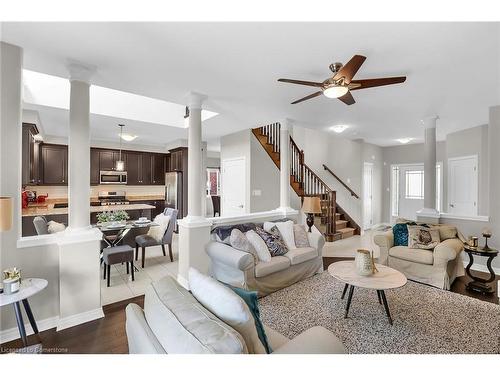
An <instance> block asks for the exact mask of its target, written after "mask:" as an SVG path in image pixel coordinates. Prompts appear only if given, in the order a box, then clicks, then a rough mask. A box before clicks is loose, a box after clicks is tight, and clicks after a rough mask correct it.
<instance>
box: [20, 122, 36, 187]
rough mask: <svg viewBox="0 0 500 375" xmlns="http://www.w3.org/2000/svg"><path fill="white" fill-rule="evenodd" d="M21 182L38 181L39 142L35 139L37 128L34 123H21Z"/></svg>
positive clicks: (32, 182) (32, 183)
mask: <svg viewBox="0 0 500 375" xmlns="http://www.w3.org/2000/svg"><path fill="white" fill-rule="evenodd" d="M22 132H23V134H22V184H23V185H37V184H39V183H40V162H39V158H40V149H39V148H40V143H39V142H37V141H36V140H35V135H37V134H38V129H37V127H36V125H35V124H27V123H23V130H22Z"/></svg>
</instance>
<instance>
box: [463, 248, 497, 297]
mask: <svg viewBox="0 0 500 375" xmlns="http://www.w3.org/2000/svg"><path fill="white" fill-rule="evenodd" d="M464 251H465V252H466V253H467V254H468V255H469V264H468V265H467V267H465V272H466V273H467V275H469V277H470V278H471V279H472V281H470V282H469V283H468V284H467V286H466V287H465V288H466V289H467V290H471V291H474V292H478V293H483V294H493V293H494V292H495V291H494V290H493V288H492V287H491V286H490V285H488V284H489V283H491V282H492V281H493V280H495V272H494V271H493V268H492V267H491V262H492V261H493V258H495V257H496V256H497V255H498V250H496V249H492V248H491V247H489V248H487V249H484V248H479V247H472V246H469V245H467V244H464ZM473 255H478V256H482V257H488V260H487V261H486V267H487V268H488V271H490V277H489V278H488V279H483V278H481V277H477V276H473V275H472V274H471V272H470V268H471V267H472V265H473V264H474V257H473Z"/></svg>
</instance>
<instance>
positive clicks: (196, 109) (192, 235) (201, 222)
mask: <svg viewBox="0 0 500 375" xmlns="http://www.w3.org/2000/svg"><path fill="white" fill-rule="evenodd" d="M205 98H206V97H205V96H204V95H201V94H198V93H190V94H189V96H188V106H189V121H188V122H189V130H188V215H187V216H186V217H185V218H184V219H182V220H179V221H178V222H177V224H178V226H179V273H178V275H177V281H179V283H180V284H181V285H182V286H184V287H185V288H187V289H189V282H188V279H189V278H188V273H189V268H190V267H194V268H196V269H198V270H199V271H200V272H203V273H208V268H209V263H210V260H209V258H208V255H207V254H206V252H205V245H206V244H207V243H208V241H209V240H210V228H211V222H210V221H209V220H207V219H206V218H205V217H204V215H203V212H204V210H203V209H202V205H201V203H202V197H203V194H202V191H203V190H202V188H204V186H202V184H203V181H204V179H202V173H203V172H204V170H203V160H202V157H203V152H202V142H201V105H202V102H203V100H204V99H205Z"/></svg>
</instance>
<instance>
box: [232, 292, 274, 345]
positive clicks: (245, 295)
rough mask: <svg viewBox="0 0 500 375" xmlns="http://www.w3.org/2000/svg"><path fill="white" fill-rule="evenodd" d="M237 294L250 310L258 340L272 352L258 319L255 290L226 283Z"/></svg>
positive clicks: (257, 301) (257, 303)
mask: <svg viewBox="0 0 500 375" xmlns="http://www.w3.org/2000/svg"><path fill="white" fill-rule="evenodd" d="M228 286H229V287H230V288H231V289H232V290H233V291H234V292H235V293H236V294H237V295H239V296H240V297H241V298H242V299H243V301H245V303H246V304H247V305H248V308H249V309H250V311H251V312H252V315H253V319H254V320H255V328H256V329H257V335H258V336H259V339H260V342H261V343H262V345H264V348H265V349H266V353H267V354H270V353H272V349H271V346H270V345H269V342H268V341H267V336H266V331H265V330H264V325H263V324H262V321H261V320H260V311H259V300H258V297H257V292H255V291H253V290H245V289H242V288H236V287H234V286H231V285H228Z"/></svg>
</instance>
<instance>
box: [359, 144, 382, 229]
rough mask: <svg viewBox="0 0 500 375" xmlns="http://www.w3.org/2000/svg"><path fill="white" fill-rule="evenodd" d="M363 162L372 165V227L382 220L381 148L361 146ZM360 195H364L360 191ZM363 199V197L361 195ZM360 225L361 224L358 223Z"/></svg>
mask: <svg viewBox="0 0 500 375" xmlns="http://www.w3.org/2000/svg"><path fill="white" fill-rule="evenodd" d="M363 162H365V163H372V164H373V193H372V209H373V225H376V224H380V223H381V222H383V220H382V202H383V201H382V194H383V191H382V173H383V168H384V162H383V151H382V147H379V146H375V145H372V144H370V143H364V144H363ZM361 194H364V192H363V191H361ZM361 197H363V195H361ZM360 224H361V223H360Z"/></svg>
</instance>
